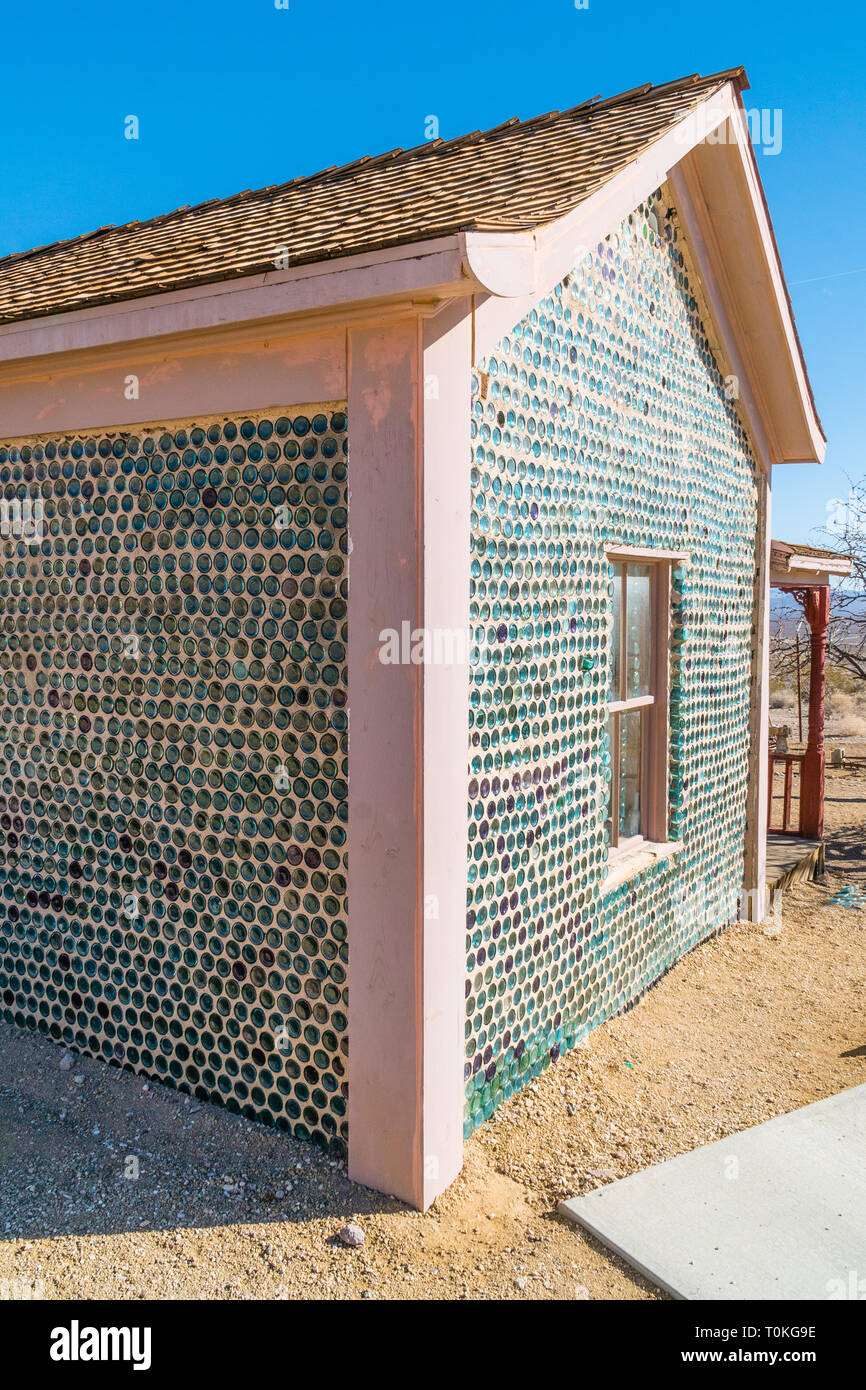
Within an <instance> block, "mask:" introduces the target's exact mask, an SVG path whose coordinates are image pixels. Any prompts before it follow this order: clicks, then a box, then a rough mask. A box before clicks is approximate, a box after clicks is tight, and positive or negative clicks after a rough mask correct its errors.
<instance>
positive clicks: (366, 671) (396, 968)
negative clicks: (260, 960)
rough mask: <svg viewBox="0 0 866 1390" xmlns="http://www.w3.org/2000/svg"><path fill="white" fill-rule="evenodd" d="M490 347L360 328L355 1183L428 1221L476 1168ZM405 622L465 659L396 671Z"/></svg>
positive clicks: (353, 816)
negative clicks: (474, 937) (478, 696)
mask: <svg viewBox="0 0 866 1390" xmlns="http://www.w3.org/2000/svg"><path fill="white" fill-rule="evenodd" d="M470 342H471V340H470V321H469V319H468V317H467V316H466V314H465V311H462V312H461V310H460V309H459V308H458V309H455V308H449V309H446V310H444V311H443V312H442V313H441V314H440V315H438V316H436V317H435V318H433V319H429V320H427V321H426V322H425V321H422V320H421V319H420V318H414V319H412V318H407V319H406V320H405V321H404V322H400V323H392V324H391V325H389V326H387V327H381V328H375V327H358V328H353V329H350V332H349V400H348V408H349V488H350V498H349V535H350V546H351V551H350V555H351V558H350V571H349V710H350V714H349V719H350V726H349V862H350V880H349V990H350V1010H349V1046H350V1062H349V1106H348V1110H349V1175H350V1177H352V1178H354V1179H355V1180H356V1181H358V1182H362V1183H364V1184H366V1185H367V1186H368V1187H374V1188H377V1189H379V1190H380V1191H383V1192H388V1193H392V1194H393V1195H395V1196H397V1197H400V1198H402V1199H403V1200H404V1201H406V1202H409V1203H411V1205H413V1206H415V1207H420V1208H422V1209H424V1208H426V1207H427V1206H428V1205H429V1204H430V1202H431V1201H433V1199H434V1198H435V1197H436V1196H437V1195H438V1193H439V1192H441V1191H442V1190H443V1189H444V1188H445V1187H447V1186H448V1184H449V1183H450V1182H451V1181H452V1180H453V1179H454V1177H455V1176H456V1175H457V1173H458V1172H459V1171H460V1168H461V1166H462V1161H463V1136H462V1108H463V1015H464V1008H465V1004H464V976H465V937H464V932H465V911H466V898H465V895H466V817H467V810H466V800H467V776H468V773H467V764H468V723H469V690H468V664H467V660H466V655H465V652H466V643H465V633H466V628H467V624H468V617H469V558H470V557H469V466H470V439H469V428H470V419H471V413H470V406H471V403H470ZM404 624H406V630H407V632H410V633H413V634H415V633H419V632H424V633H426V634H429V635H430V642H431V644H432V643H433V642H434V640H435V637H436V635H437V634H440V635H444V637H445V638H446V641H445V642H443V643H442V646H443V647H444V648H445V649H446V650H449V651H451V652H452V653H453V654H454V656H455V658H456V659H450V660H448V659H446V660H442V661H429V660H428V661H424V660H422V661H420V662H413V661H412V660H409V661H404V660H398V661H397V662H396V663H391V662H383V661H382V659H381V653H382V649H383V638H382V634H383V633H386V632H388V631H391V632H395V633H397V634H401V638H402V632H403V625H404ZM461 644H462V645H461ZM400 646H401V647H402V646H403V643H402V641H401V643H400ZM411 646H412V647H413V648H414V649H415V650H418V647H417V645H416V643H415V642H412V644H411ZM427 655H428V656H432V655H435V652H434V651H433V650H432V649H428V652H427ZM461 656H462V659H461Z"/></svg>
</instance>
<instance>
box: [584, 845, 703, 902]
mask: <svg viewBox="0 0 866 1390" xmlns="http://www.w3.org/2000/svg"><path fill="white" fill-rule="evenodd" d="M682 848H683V842H682V840H664V841H658V840H642V841H641V843H640V844H639V845H635V846H629V848H628V849H626V850H623V851H622V852H621V853H617V851H616V850H614V851H613V853H612V854H611V855H610V857H609V859H608V862H607V875H606V877H605V880H604V883H603V884H602V888H601V891H602V893H610V892H611V891H612V890H613V889H614V888H619V886H620V884H622V883H627V882H628V880H629V879H630V878H634V877H635V875H636V874H640V873H643V872H644V870H645V869H651V868H652V867H653V865H654V864H662V863H664V861H665V860H666V859H671V858H673V856H674V855H675V854H677V853H678V852H679V851H680V850H681V849H682Z"/></svg>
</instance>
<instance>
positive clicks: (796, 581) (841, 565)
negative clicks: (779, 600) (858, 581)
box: [770, 541, 854, 589]
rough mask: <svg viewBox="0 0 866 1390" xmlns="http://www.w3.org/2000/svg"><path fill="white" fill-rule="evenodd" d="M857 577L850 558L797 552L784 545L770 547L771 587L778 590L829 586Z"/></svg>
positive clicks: (776, 543)
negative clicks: (835, 582)
mask: <svg viewBox="0 0 866 1390" xmlns="http://www.w3.org/2000/svg"><path fill="white" fill-rule="evenodd" d="M853 573H854V561H853V560H852V558H851V556H850V555H837V554H835V553H834V552H833V551H831V550H824V551H821V550H817V551H816V550H814V549H813V548H812V547H810V546H804V547H803V550H802V551H798V550H797V548H796V546H793V545H791V544H789V543H786V542H784V541H772V542H771V545H770V583H771V585H773V586H774V587H775V588H782V589H798V588H806V587H807V586H808V585H811V584H829V583H830V581H831V580H833V579H844V578H846V577H848V576H849V575H852V574H853Z"/></svg>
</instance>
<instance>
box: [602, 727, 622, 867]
mask: <svg viewBox="0 0 866 1390" xmlns="http://www.w3.org/2000/svg"><path fill="white" fill-rule="evenodd" d="M616 726H617V715H615V714H612V715H611V716H610V718H609V719H608V721H607V732H608V736H609V738H610V781H609V782H608V784H607V819H606V821H605V823H604V831H605V836H606V838H607V843H608V844H609V845H612V844H613V798H614V795H615V787H616V778H615V776H614V765H615V762H616V759H617V758H618V757H619V750H618V749H617V746H616V740H617V731H616Z"/></svg>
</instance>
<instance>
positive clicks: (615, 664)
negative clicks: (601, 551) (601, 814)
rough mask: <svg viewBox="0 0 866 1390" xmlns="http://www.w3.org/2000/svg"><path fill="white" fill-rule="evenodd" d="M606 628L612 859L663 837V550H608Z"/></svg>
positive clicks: (676, 558) (667, 567)
mask: <svg viewBox="0 0 866 1390" xmlns="http://www.w3.org/2000/svg"><path fill="white" fill-rule="evenodd" d="M607 553H608V560H609V562H610V564H611V567H612V572H613V623H612V627H611V639H610V642H611V645H610V663H609V669H610V687H609V691H608V714H609V720H610V723H609V733H610V754H611V779H610V801H609V805H608V819H607V832H608V843H609V845H610V848H611V850H612V851H613V852H614V854H615V855H617V856H619V855H624V854H628V853H629V852H630V851H632V850H641V849H643V848H645V847H646V844H647V842H650V843H651V844H656V845H659V844H663V843H665V842H666V841H667V833H668V686H669V679H670V677H669V642H670V638H669V628H670V575H671V566H672V564H674V563H681V562H682V561H683V560H684V559H686V558H687V557H685V556H681V555H676V554H672V553H671V552H669V551H655V552H653V551H647V550H640V551H638V550H631V549H629V548H628V547H625V546H617V547H610V548H609V549H608V552H607Z"/></svg>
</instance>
